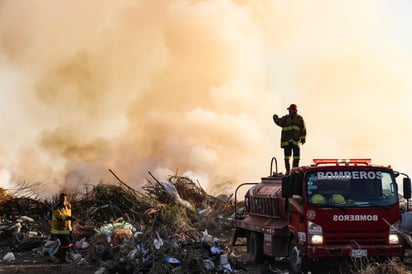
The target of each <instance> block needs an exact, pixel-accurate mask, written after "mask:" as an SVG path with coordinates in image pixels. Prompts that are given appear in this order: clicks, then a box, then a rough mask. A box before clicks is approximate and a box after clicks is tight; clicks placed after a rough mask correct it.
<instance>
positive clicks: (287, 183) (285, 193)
mask: <svg viewBox="0 0 412 274" xmlns="http://www.w3.org/2000/svg"><path fill="white" fill-rule="evenodd" d="M282 197H283V198H290V197H292V187H291V180H290V177H289V176H285V177H283V178H282Z"/></svg>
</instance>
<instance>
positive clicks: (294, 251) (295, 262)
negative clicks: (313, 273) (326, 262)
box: [289, 238, 307, 273]
mask: <svg viewBox="0 0 412 274" xmlns="http://www.w3.org/2000/svg"><path fill="white" fill-rule="evenodd" d="M306 267H307V259H306V258H305V256H303V255H302V253H301V252H300V250H299V248H298V243H297V242H296V239H295V238H292V240H290V244H289V269H290V273H302V272H303V273H305V272H304V271H306Z"/></svg>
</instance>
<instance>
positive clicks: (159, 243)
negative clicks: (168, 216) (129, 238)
mask: <svg viewBox="0 0 412 274" xmlns="http://www.w3.org/2000/svg"><path fill="white" fill-rule="evenodd" d="M156 237H157V238H156V239H154V240H153V245H154V246H155V248H156V249H160V248H161V247H162V246H163V240H162V238H160V235H159V233H158V232H157V231H156Z"/></svg>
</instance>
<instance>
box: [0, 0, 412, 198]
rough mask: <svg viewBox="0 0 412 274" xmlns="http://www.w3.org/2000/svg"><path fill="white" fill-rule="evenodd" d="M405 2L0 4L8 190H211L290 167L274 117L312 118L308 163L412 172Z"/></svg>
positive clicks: (2, 168) (411, 43) (2, 161)
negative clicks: (355, 163)
mask: <svg viewBox="0 0 412 274" xmlns="http://www.w3.org/2000/svg"><path fill="white" fill-rule="evenodd" d="M410 14H412V2H410V1H407V0H405V1H389V0H388V1H377V0H370V1H358V0H353V1H326V0H325V1H275V0H274V1H254V0H249V1H246V0H244V1H242V0H238V1H228V0H214V1H213V0H210V1H195V0H191V1H189V0H150V1H144V0H141V1H138V0H129V1H111V0H110V1H109V0H106V1H102V0H95V1H69V0H67V1H65V0H61V1H55V0H41V1H29V0H27V1H14V0H0V86H1V91H0V104H1V107H0V118H1V119H0V127H1V128H2V132H3V134H2V137H1V142H0V184H1V185H3V186H6V187H7V186H9V185H12V184H13V183H16V182H17V183H19V182H20V183H21V182H42V183H45V184H46V185H47V190H46V192H45V193H53V192H54V191H58V190H60V189H61V188H62V187H77V188H80V189H81V188H82V187H83V186H84V184H89V183H91V184H93V183H98V182H100V181H114V178H113V177H112V176H111V174H110V173H109V172H108V169H109V168H110V169H112V170H113V171H115V172H116V173H117V175H119V177H121V178H122V179H123V180H124V181H126V182H127V183H128V184H129V185H131V186H134V187H138V186H141V185H142V184H143V183H144V182H145V178H149V176H147V172H148V171H151V172H152V173H153V174H155V176H157V177H158V178H159V179H167V176H168V175H173V174H176V173H177V174H178V175H187V176H190V177H191V178H193V179H195V180H198V181H199V182H200V183H201V184H202V185H203V186H204V187H205V188H206V189H208V190H209V191H211V192H212V193H213V191H215V192H216V191H226V192H232V191H233V190H234V187H235V185H237V184H239V183H242V182H246V181H256V180H259V179H260V177H261V176H266V175H269V164H270V159H271V157H272V156H276V157H277V158H278V160H279V163H280V166H279V169H280V170H281V171H283V169H284V168H283V152H282V150H281V149H280V146H279V143H280V141H279V139H280V128H279V127H277V126H275V125H274V123H273V121H272V115H273V114H274V113H277V114H278V115H284V114H286V113H287V110H286V108H287V106H288V105H289V104H290V103H296V104H297V105H298V111H299V113H300V114H301V115H303V116H304V118H305V120H306V125H307V130H308V135H307V143H306V144H305V145H304V146H303V148H302V161H301V164H310V163H311V161H312V159H313V158H322V157H327V158H356V157H367V158H372V160H373V162H375V163H377V164H383V165H392V166H393V167H394V168H395V169H396V170H399V171H402V172H409V173H410V175H412V162H411V161H410V157H411V156H410V153H409V152H410V150H411V149H410V146H409V145H410V143H411V142H410V140H411V136H412V124H411V123H410V121H411V119H412V92H411V90H412V77H411V76H410V72H411V71H412V38H411V37H412V35H411V30H410V26H411V25H412V22H411V19H410Z"/></svg>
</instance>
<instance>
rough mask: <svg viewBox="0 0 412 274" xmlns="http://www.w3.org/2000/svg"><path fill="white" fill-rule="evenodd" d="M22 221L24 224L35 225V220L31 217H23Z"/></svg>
mask: <svg viewBox="0 0 412 274" xmlns="http://www.w3.org/2000/svg"><path fill="white" fill-rule="evenodd" d="M20 219H21V220H22V221H23V222H24V223H34V219H33V218H31V217H29V216H21V217H20Z"/></svg>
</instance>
